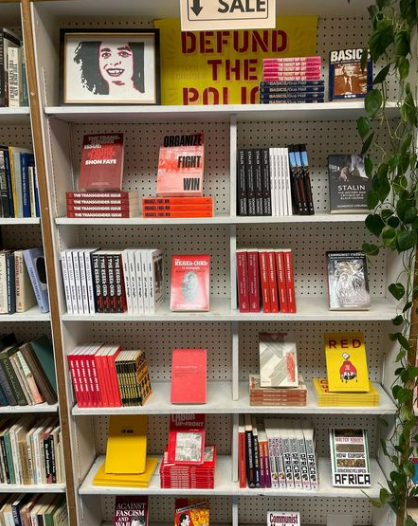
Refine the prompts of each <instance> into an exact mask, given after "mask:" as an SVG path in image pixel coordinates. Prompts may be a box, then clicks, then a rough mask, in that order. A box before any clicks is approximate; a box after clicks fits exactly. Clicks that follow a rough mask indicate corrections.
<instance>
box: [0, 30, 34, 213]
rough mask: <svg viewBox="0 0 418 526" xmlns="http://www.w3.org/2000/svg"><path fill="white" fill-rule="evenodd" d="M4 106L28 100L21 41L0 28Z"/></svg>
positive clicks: (1, 100)
mask: <svg viewBox="0 0 418 526" xmlns="http://www.w3.org/2000/svg"><path fill="white" fill-rule="evenodd" d="M4 106H8V107H9V108H19V107H21V106H29V100H28V85H27V78H26V61H25V53H24V49H23V46H22V42H21V41H20V38H19V37H18V36H17V35H15V34H14V33H13V32H12V31H10V30H9V29H1V28H0V107H4ZM12 217H13V216H12Z"/></svg>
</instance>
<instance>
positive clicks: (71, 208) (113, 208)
mask: <svg viewBox="0 0 418 526" xmlns="http://www.w3.org/2000/svg"><path fill="white" fill-rule="evenodd" d="M67 212H69V213H72V212H119V213H120V212H131V213H135V212H136V213H137V214H139V206H138V205H130V204H126V205H124V204H122V205H118V204H116V205H113V204H111V205H98V206H96V205H73V204H70V203H67Z"/></svg>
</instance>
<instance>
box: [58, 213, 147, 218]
mask: <svg viewBox="0 0 418 526" xmlns="http://www.w3.org/2000/svg"><path fill="white" fill-rule="evenodd" d="M136 215H137V216H139V211H138V214H136ZM67 217H68V218H72V219H76V218H95V217H96V218H113V219H114V218H119V219H122V218H128V217H135V216H133V215H132V214H130V213H129V212H128V211H126V212H70V213H67Z"/></svg>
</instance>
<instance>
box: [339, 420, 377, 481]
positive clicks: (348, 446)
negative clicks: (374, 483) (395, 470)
mask: <svg viewBox="0 0 418 526" xmlns="http://www.w3.org/2000/svg"><path fill="white" fill-rule="evenodd" d="M329 436H330V451H331V466H332V485H333V486H343V487H354V488H355V487H365V488H367V487H370V486H371V475H370V472H371V469H370V458H369V446H368V442H367V432H366V430H365V429H347V428H332V429H330V432H329Z"/></svg>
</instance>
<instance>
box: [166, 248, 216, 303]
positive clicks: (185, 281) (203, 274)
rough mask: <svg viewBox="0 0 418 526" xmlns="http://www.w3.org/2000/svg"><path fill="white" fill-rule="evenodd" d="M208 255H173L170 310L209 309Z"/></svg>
mask: <svg viewBox="0 0 418 526" xmlns="http://www.w3.org/2000/svg"><path fill="white" fill-rule="evenodd" d="M209 282H210V256H209V255H200V254H198V255H190V256H184V255H180V256H176V255H175V256H173V257H172V267H171V298H170V308H171V310H172V311H208V310H209Z"/></svg>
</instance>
